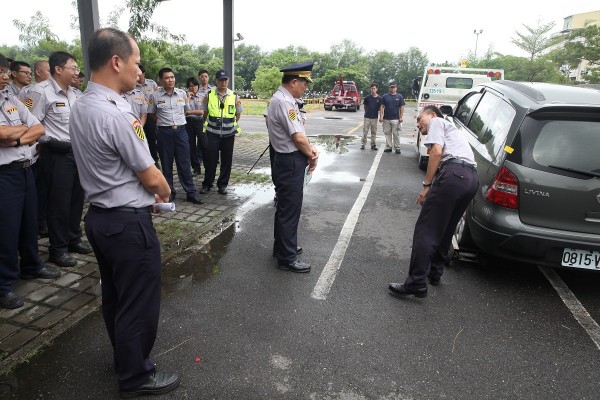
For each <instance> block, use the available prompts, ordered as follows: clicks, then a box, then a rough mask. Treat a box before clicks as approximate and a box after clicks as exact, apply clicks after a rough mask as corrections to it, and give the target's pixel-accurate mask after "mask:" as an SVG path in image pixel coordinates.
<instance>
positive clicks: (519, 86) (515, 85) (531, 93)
mask: <svg viewBox="0 0 600 400" xmlns="http://www.w3.org/2000/svg"><path fill="white" fill-rule="evenodd" d="M496 83H498V84H499V85H505V86H508V87H510V88H512V89H515V90H518V91H519V92H521V93H523V94H524V95H525V96H527V97H529V98H531V99H533V100H535V101H544V100H546V97H545V96H544V95H543V94H542V92H540V91H539V90H537V89H534V88H532V87H531V86H527V85H524V84H523V83H520V82H515V81H507V80H503V81H496Z"/></svg>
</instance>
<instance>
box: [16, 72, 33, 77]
mask: <svg viewBox="0 0 600 400" xmlns="http://www.w3.org/2000/svg"><path fill="white" fill-rule="evenodd" d="M17 72H20V73H22V74H25V75H27V76H31V71H17Z"/></svg>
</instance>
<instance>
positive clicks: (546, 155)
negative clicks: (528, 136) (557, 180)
mask: <svg viewBox="0 0 600 400" xmlns="http://www.w3.org/2000/svg"><path fill="white" fill-rule="evenodd" d="M598 149H600V122H593V121H547V122H546V123H545V124H543V125H542V127H541V129H540V133H539V135H538V137H537V139H536V141H535V145H534V146H533V151H532V157H533V159H534V160H535V162H537V163H538V164H540V165H544V166H548V165H558V166H561V167H566V168H574V169H580V170H584V171H593V172H600V157H599V156H598Z"/></svg>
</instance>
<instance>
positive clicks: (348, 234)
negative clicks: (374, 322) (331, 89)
mask: <svg viewBox="0 0 600 400" xmlns="http://www.w3.org/2000/svg"><path fill="white" fill-rule="evenodd" d="M355 129H357V128H355ZM384 148H385V146H381V147H380V148H379V151H378V152H377V155H376V156H375V159H374V160H373V164H372V165H371V169H370V170H369V174H368V175H367V178H366V180H365V183H364V185H363V187H362V190H361V191H360V194H359V195H358V198H357V199H356V201H355V202H354V205H353V206H352V210H350V213H349V214H348V217H347V218H346V221H345V222H344V226H343V227H342V231H341V232H340V236H339V237H338V240H337V243H336V244H335V247H334V248H333V251H332V252H331V256H330V257H329V261H327V264H326V265H325V268H323V271H322V272H321V275H320V276H319V280H318V281H317V284H316V285H315V287H314V289H313V291H312V293H311V294H310V297H312V298H313V299H317V300H325V299H326V298H327V295H328V294H329V290H330V289H331V286H332V285H333V281H334V280H335V277H336V275H337V273H338V271H339V269H340V266H341V265H342V261H343V260H344V255H345V254H346V250H347V249H348V245H349V244H350V239H352V234H353V233H354V228H355V227H356V223H357V222H358V216H359V215H360V212H361V211H362V208H363V206H364V205H365V201H366V200H367V197H368V196H369V192H370V191H371V187H372V186H373V180H374V179H375V173H376V172H377V167H378V166H379V162H380V161H381V156H382V154H383V149H384Z"/></svg>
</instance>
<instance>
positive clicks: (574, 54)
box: [551, 25, 600, 83]
mask: <svg viewBox="0 0 600 400" xmlns="http://www.w3.org/2000/svg"><path fill="white" fill-rule="evenodd" d="M562 44H563V46H562V47H561V48H560V49H558V50H556V51H554V52H552V53H551V56H552V57H553V59H554V60H555V62H556V63H557V64H558V65H560V66H563V65H567V66H569V67H574V66H578V65H579V64H580V62H581V61H582V60H587V61H588V62H589V64H590V67H588V74H587V75H585V79H586V81H588V82H590V83H600V68H598V67H597V66H598V65H599V64H600V26H597V25H589V26H587V27H585V28H582V29H575V30H573V31H571V32H569V33H568V34H567V35H566V36H565V37H564V41H563V43H562Z"/></svg>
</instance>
